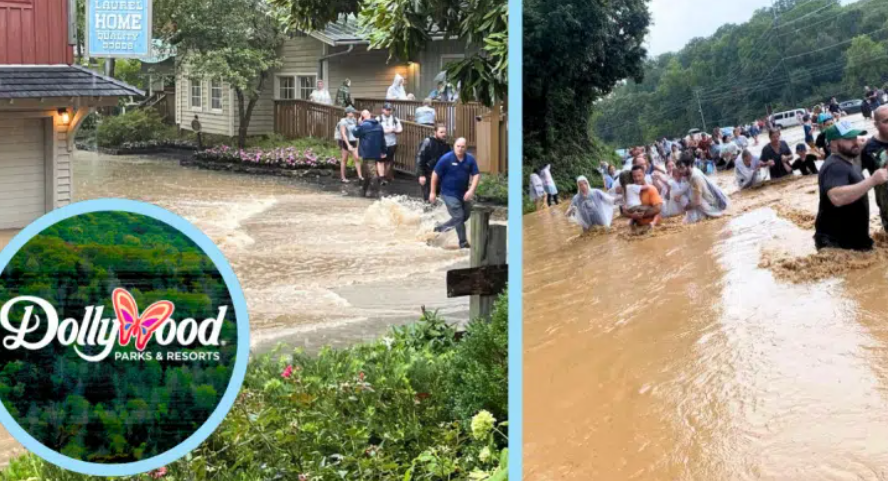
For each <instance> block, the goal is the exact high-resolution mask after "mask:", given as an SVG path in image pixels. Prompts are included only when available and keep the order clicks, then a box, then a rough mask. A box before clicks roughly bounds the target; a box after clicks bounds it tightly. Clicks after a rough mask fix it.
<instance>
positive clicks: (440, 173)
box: [334, 103, 481, 248]
mask: <svg viewBox="0 0 888 481" xmlns="http://www.w3.org/2000/svg"><path fill="white" fill-rule="evenodd" d="M402 132H403V126H402V124H401V120H400V119H399V118H398V117H397V116H395V115H394V109H393V107H392V105H391V104H390V103H385V104H384V105H383V108H382V113H381V114H380V115H379V116H375V117H374V116H373V114H372V113H371V112H370V111H369V110H364V111H362V112H361V113H360V115H359V116H358V113H357V110H355V108H354V107H352V106H349V107H346V108H345V117H343V118H342V119H341V120H340V121H339V123H338V124H337V125H336V129H335V132H334V137H335V138H336V141H337V142H338V143H339V148H340V150H341V152H342V158H341V161H340V174H341V176H342V182H343V183H348V182H349V180H348V178H347V176H346V175H347V174H346V173H347V170H346V169H347V165H348V161H349V159H352V160H353V161H354V164H355V168H356V171H357V175H358V179H359V181H360V183H361V194H362V195H363V196H369V197H379V195H380V194H381V187H382V186H385V185H387V184H388V183H389V182H391V181H392V180H393V178H394V169H393V166H394V159H395V154H396V152H397V149H398V135H399V134H401V133H402ZM447 138H448V134H447V127H446V126H445V125H443V124H437V125H436V126H435V129H434V131H433V134H432V135H430V136H429V137H427V138H425V139H423V141H422V142H421V143H420V145H419V146H418V147H417V153H416V178H417V182H418V183H419V187H420V191H421V194H422V198H423V200H424V201H425V202H427V203H429V204H435V203H436V201H437V199H438V197H439V196H440V198H441V200H442V201H443V202H444V205H445V206H446V207H447V211H448V213H449V214H450V216H451V219H450V220H449V221H447V222H445V223H444V224H441V225H440V226H438V227H436V228H435V231H436V232H447V231H449V230H451V229H455V230H456V233H457V237H458V238H459V245H460V247H461V248H468V247H469V243H468V239H467V237H466V228H465V223H466V221H468V220H469V217H470V216H471V210H472V201H473V199H474V197H475V191H476V190H477V189H478V184H479V182H480V179H481V175H480V171H479V170H478V164H477V162H476V161H475V158H474V157H473V156H472V155H471V154H469V153H468V150H467V143H466V139H465V138H462V137H461V138H458V139H456V141H455V142H454V143H453V146H452V147H451V145H450V144H449V143H448V142H447Z"/></svg>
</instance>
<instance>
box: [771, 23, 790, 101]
mask: <svg viewBox="0 0 888 481" xmlns="http://www.w3.org/2000/svg"><path fill="white" fill-rule="evenodd" d="M771 12H773V13H774V30H778V29H779V28H780V15H777V7H776V6H772V7H771ZM777 42H778V44H779V47H780V63H781V64H782V65H783V73H784V74H786V81H787V82H789V101H790V102H791V105H795V94H793V88H792V76H790V75H789V67H787V66H786V43H785V42H784V41H783V40H781V39H780V35H778V36H777ZM793 108H795V107H793Z"/></svg>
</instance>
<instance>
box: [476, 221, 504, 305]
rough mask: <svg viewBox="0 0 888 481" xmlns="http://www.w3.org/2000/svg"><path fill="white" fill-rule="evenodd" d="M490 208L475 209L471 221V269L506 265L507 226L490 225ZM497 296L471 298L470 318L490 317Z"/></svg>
mask: <svg viewBox="0 0 888 481" xmlns="http://www.w3.org/2000/svg"><path fill="white" fill-rule="evenodd" d="M491 212H493V209H492V208H490V207H474V208H473V209H472V217H471V218H470V219H469V223H470V226H469V237H470V240H469V243H470V244H471V246H472V252H471V255H470V263H471V264H470V265H471V267H482V266H495V265H501V264H505V263H506V226H504V225H490V214H491ZM495 301H496V296H471V297H470V300H469V316H470V317H471V318H472V319H476V318H479V317H483V318H487V317H490V313H491V311H492V310H493V303H494V302H495Z"/></svg>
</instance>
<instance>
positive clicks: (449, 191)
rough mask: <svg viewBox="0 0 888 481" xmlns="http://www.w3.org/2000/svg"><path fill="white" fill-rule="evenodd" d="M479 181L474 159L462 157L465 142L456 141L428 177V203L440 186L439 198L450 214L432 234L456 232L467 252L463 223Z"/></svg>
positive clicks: (461, 139)
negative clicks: (429, 179)
mask: <svg viewBox="0 0 888 481" xmlns="http://www.w3.org/2000/svg"><path fill="white" fill-rule="evenodd" d="M480 180H481V173H480V172H479V171H478V164H477V163H476V162H475V158H474V157H472V156H471V155H469V154H468V153H466V139H464V138H462V137H460V138H458V139H456V142H455V143H454V144H453V152H449V153H447V154H445V155H444V156H443V157H441V159H440V160H438V163H437V164H435V171H434V172H433V173H432V187H431V189H430V192H429V202H431V203H433V204H434V203H435V200H436V197H437V196H436V195H435V192H437V187H438V185H439V184H440V185H441V198H442V199H443V200H444V205H446V206H447V212H449V213H450V220H449V221H447V222H445V223H443V224H441V225H439V226H437V227H435V232H447V231H449V230H450V229H453V228H456V235H457V237H459V247H460V248H461V249H468V248H469V241H468V239H466V221H467V220H469V216H470V215H471V214H472V199H473V198H474V197H475V190H476V189H477V188H478V182H479V181H480Z"/></svg>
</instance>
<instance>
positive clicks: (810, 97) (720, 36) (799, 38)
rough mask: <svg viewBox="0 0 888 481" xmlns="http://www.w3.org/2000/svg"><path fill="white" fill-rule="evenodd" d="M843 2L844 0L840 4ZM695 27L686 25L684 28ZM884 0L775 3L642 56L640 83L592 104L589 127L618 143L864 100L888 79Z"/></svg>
mask: <svg viewBox="0 0 888 481" xmlns="http://www.w3.org/2000/svg"><path fill="white" fill-rule="evenodd" d="M846 3H847V2H846ZM689 28H692V27H689ZM886 46H888V0H865V1H858V2H854V3H849V4H847V5H844V6H843V5H842V4H841V3H840V2H839V0H778V1H776V2H775V3H774V5H773V7H771V8H762V9H759V10H757V11H756V12H755V14H754V15H753V17H752V19H750V20H749V21H748V22H746V23H744V24H741V25H733V24H727V25H723V26H721V27H720V28H719V29H718V31H716V33H715V34H713V35H712V36H711V37H708V38H697V39H694V40H692V41H691V42H690V43H688V44H687V45H686V46H685V47H684V48H683V49H681V50H680V51H679V52H674V53H666V54H663V55H660V56H658V57H656V58H652V59H648V60H646V61H645V63H644V76H643V80H641V78H639V77H636V80H637V81H631V80H630V81H629V82H627V83H626V84H625V85H620V86H618V87H617V88H616V89H615V90H614V92H613V94H612V95H611V96H609V97H607V98H605V99H603V100H602V101H601V102H598V103H596V104H595V107H594V111H595V114H594V115H595V118H594V130H595V133H596V134H597V135H598V136H599V137H601V138H602V139H604V140H606V141H608V142H610V143H614V144H616V145H620V146H627V145H637V144H641V143H642V142H651V141H653V140H654V139H655V138H661V137H663V136H679V135H684V134H685V133H687V131H688V129H691V128H701V129H702V128H703V125H702V119H701V116H700V108H699V107H698V104H697V97H698V96H699V100H700V104H702V110H703V115H704V116H705V119H706V127H707V129H708V130H710V131H711V130H712V129H713V128H714V127H716V126H731V125H737V124H740V123H746V122H750V121H752V120H754V119H759V118H763V117H765V116H766V115H767V108H768V107H769V106H770V107H771V108H772V109H773V111H775V112H779V111H782V110H788V109H790V108H802V107H807V108H811V107H812V106H813V105H814V104H816V103H820V102H825V101H828V100H829V98H830V97H833V96H835V97H837V98H838V100H839V102H841V101H844V100H848V99H855V98H862V97H863V88H864V86H865V85H870V86H871V87H882V85H883V84H884V83H885V82H886V80H888V63H886V62H885V60H886V59H888V50H886Z"/></svg>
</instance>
